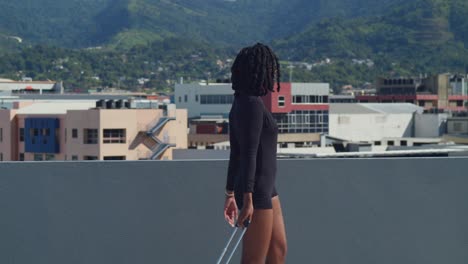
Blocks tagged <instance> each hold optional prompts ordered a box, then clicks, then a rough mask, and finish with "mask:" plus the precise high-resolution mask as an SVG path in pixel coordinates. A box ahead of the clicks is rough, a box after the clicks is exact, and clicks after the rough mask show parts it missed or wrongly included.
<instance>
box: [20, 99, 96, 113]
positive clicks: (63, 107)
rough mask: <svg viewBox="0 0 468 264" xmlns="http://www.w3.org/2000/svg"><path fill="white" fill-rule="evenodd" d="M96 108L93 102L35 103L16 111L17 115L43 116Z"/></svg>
mask: <svg viewBox="0 0 468 264" xmlns="http://www.w3.org/2000/svg"><path fill="white" fill-rule="evenodd" d="M95 106H96V102H95V101H83V102H69V101H67V102H56V101H54V102H36V103H34V104H32V105H29V106H25V107H23V108H20V109H18V110H17V112H16V113H17V114H28V115H44V114H66V113H67V111H68V110H88V109H90V108H93V107H95Z"/></svg>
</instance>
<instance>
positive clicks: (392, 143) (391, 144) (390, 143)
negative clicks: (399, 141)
mask: <svg viewBox="0 0 468 264" xmlns="http://www.w3.org/2000/svg"><path fill="white" fill-rule="evenodd" d="M387 145H388V146H394V145H395V141H393V140H390V141H388V142H387Z"/></svg>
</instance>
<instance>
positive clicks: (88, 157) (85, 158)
mask: <svg viewBox="0 0 468 264" xmlns="http://www.w3.org/2000/svg"><path fill="white" fill-rule="evenodd" d="M83 159H84V160H98V157H97V156H84V157H83Z"/></svg>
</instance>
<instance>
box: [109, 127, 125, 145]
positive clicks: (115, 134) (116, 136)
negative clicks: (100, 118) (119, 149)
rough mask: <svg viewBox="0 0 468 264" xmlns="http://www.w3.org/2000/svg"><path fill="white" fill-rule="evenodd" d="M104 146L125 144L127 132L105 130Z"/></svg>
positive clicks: (122, 130)
mask: <svg viewBox="0 0 468 264" xmlns="http://www.w3.org/2000/svg"><path fill="white" fill-rule="evenodd" d="M103 142H104V144H125V143H126V142H127V139H126V130H125V129H104V141H103Z"/></svg>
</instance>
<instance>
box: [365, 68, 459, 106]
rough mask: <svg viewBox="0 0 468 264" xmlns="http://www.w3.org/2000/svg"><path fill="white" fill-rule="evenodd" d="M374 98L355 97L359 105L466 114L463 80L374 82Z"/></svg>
mask: <svg viewBox="0 0 468 264" xmlns="http://www.w3.org/2000/svg"><path fill="white" fill-rule="evenodd" d="M376 89H377V90H376V94H375V95H356V99H357V101H358V102H360V103H412V104H415V105H418V106H421V107H423V108H424V109H432V110H434V109H435V110H437V111H439V110H440V111H452V112H465V111H467V102H468V91H467V78H466V76H461V75H451V74H438V75H434V76H424V77H423V76H420V77H417V78H378V79H377V80H376Z"/></svg>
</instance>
